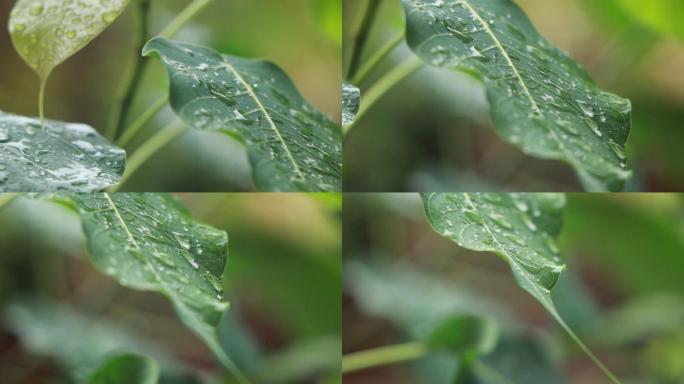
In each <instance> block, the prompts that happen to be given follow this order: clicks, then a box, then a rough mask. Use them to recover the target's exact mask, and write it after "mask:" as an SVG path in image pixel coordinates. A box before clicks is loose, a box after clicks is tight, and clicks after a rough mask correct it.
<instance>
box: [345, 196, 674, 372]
mask: <svg viewBox="0 0 684 384" xmlns="http://www.w3.org/2000/svg"><path fill="white" fill-rule="evenodd" d="M344 209H345V211H344V215H345V216H344V224H343V233H344V235H343V237H344V241H343V247H344V255H343V265H344V298H343V324H344V331H343V351H344V354H347V353H351V352H357V351H363V350H368V349H371V348H376V347H382V346H390V345H396V344H400V343H405V342H412V341H419V340H421V339H420V337H425V334H426V332H429V331H430V330H429V329H426V328H429V327H430V326H431V324H432V325H435V324H439V323H440V321H443V320H444V319H447V318H451V317H454V316H462V315H475V316H480V317H483V318H488V319H493V320H494V321H495V323H496V324H497V325H498V327H499V332H500V336H499V342H498V344H497V347H496V348H495V349H494V351H493V352H491V353H490V354H489V355H486V356H485V357H484V362H485V363H487V364H489V366H490V367H491V368H493V369H495V370H498V371H499V372H500V373H502V374H503V375H504V376H505V377H507V378H508V380H510V382H513V383H525V384H548V383H554V384H563V383H568V384H575V383H576V384H602V383H607V382H608V380H607V378H606V377H604V376H603V375H602V373H601V372H600V371H599V370H598V369H597V368H596V367H595V366H594V365H593V363H592V362H591V360H589V358H588V357H587V356H586V355H585V354H584V353H583V352H582V351H581V350H579V348H578V347H577V345H576V344H575V343H574V342H573V341H572V340H571V339H570V338H569V337H568V336H567V335H566V334H565V333H564V332H563V331H562V329H561V328H560V327H559V326H558V325H557V323H556V322H555V321H554V320H553V319H552V318H551V317H550V315H549V314H548V313H547V312H546V311H545V310H544V309H543V307H542V306H541V305H540V304H539V303H538V302H537V301H536V300H535V299H534V298H532V297H531V296H530V295H529V294H528V293H527V292H525V291H523V290H522V289H521V288H519V287H518V285H517V284H516V282H515V280H514V279H513V277H512V274H511V272H510V269H509V267H508V265H507V264H506V263H505V262H504V261H503V260H501V259H500V258H499V257H497V256H496V255H494V254H492V253H482V252H480V253H477V252H472V251H468V250H466V249H463V248H460V247H459V246H458V245H457V244H455V243H454V242H452V241H450V240H449V239H447V238H444V237H442V236H440V235H438V234H437V233H436V232H434V231H433V229H432V228H431V227H430V225H429V224H428V222H427V220H426V219H425V214H424V212H423V207H422V202H421V200H420V197H419V196H418V195H417V194H408V193H407V194H345V197H344ZM560 249H561V254H562V257H563V258H564V261H565V263H566V264H567V268H566V270H565V271H564V272H563V274H562V275H561V279H560V281H559V283H558V285H557V286H556V287H555V288H554V290H553V297H554V300H555V303H556V306H557V308H558V310H559V312H560V314H561V316H562V317H563V318H564V319H565V321H566V322H567V323H568V324H569V325H570V327H571V328H572V329H573V330H574V331H575V332H576V333H577V334H578V335H579V337H580V339H582V340H583V341H584V342H585V344H587V345H588V346H589V348H591V349H592V350H593V351H594V352H595V353H596V354H597V355H598V356H599V358H600V359H601V360H602V361H603V362H604V363H605V364H606V365H607V366H608V367H610V368H611V370H612V371H613V372H614V373H615V374H616V375H617V376H618V377H619V378H620V379H621V380H622V382H623V383H625V384H628V383H635V384H636V383H638V384H676V383H682V378H684V279H682V271H683V270H684V195H681V194H620V195H618V194H569V195H568V200H567V206H566V208H565V212H564V228H563V231H562V233H561V237H560ZM457 366H458V359H457V358H456V357H455V356H454V355H452V354H449V353H434V354H431V355H429V357H427V358H423V359H420V360H416V361H413V362H408V363H403V364H394V365H387V366H384V367H378V368H375V369H368V370H365V371H359V372H357V373H353V374H348V375H345V376H344V382H345V383H349V384H364V383H368V384H370V383H373V384H383V383H392V384H403V383H406V384H409V383H410V384H420V383H426V384H427V383H429V384H441V383H444V384H447V383H453V381H452V380H453V374H454V370H455V369H456V367H457ZM485 382H490V381H486V380H485ZM497 382H498V381H497ZM502 382H508V381H502Z"/></svg>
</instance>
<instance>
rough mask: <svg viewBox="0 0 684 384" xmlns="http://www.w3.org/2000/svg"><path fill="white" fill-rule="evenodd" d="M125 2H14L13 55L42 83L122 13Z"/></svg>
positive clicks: (12, 23) (125, 0)
mask: <svg viewBox="0 0 684 384" xmlns="http://www.w3.org/2000/svg"><path fill="white" fill-rule="evenodd" d="M128 2H129V0H107V1H101V0H18V1H17V2H16V4H15V5H14V8H13V9H12V12H11V14H10V19H9V31H10V34H11V35H12V42H13V43H14V47H15V48H16V50H17V52H19V54H20V55H21V57H22V58H23V59H24V61H26V63H27V64H28V65H29V66H31V68H33V69H34V70H35V71H36V72H37V73H38V75H39V76H40V77H41V78H42V79H46V78H47V77H48V76H49V75H50V72H52V70H53V69H54V68H55V67H56V66H58V65H59V64H61V63H62V62H64V60H66V59H68V58H69V57H70V56H72V55H73V54H74V53H76V52H78V51H80V50H81V49H82V48H83V47H85V46H86V45H87V44H88V43H89V42H90V41H92V40H93V39H94V38H95V37H97V36H98V35H99V34H100V33H102V31H104V30H105V29H106V28H107V27H108V26H109V25H110V24H112V23H113V22H114V20H116V18H117V17H118V16H119V15H120V14H121V13H122V12H123V11H124V9H125V8H126V5H128Z"/></svg>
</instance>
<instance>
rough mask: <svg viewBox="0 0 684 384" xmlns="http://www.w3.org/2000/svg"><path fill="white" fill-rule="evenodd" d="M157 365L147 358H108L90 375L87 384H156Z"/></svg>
mask: <svg viewBox="0 0 684 384" xmlns="http://www.w3.org/2000/svg"><path fill="white" fill-rule="evenodd" d="M159 376H160V372H159V364H157V362H156V361H155V360H154V359H152V358H150V357H147V356H143V355H137V354H132V353H126V354H121V355H117V356H114V357H111V358H109V359H108V360H107V361H105V362H103V363H102V365H101V366H100V367H99V368H98V369H97V370H96V371H95V372H93V374H92V375H90V378H88V383H89V384H130V383H135V384H157V383H159Z"/></svg>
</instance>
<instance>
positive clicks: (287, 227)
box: [0, 194, 342, 384]
mask: <svg viewBox="0 0 684 384" xmlns="http://www.w3.org/2000/svg"><path fill="white" fill-rule="evenodd" d="M0 197H2V196H0ZM179 197H180V198H181V199H182V200H183V201H184V203H185V204H186V206H187V207H188V208H189V209H190V211H191V212H192V214H193V216H194V217H195V218H196V219H197V220H199V221H201V222H204V223H207V224H210V225H213V226H215V227H216V228H220V229H223V230H226V231H227V232H228V237H229V255H228V265H227V267H226V272H225V275H224V276H225V277H224V281H223V283H224V290H225V292H226V294H225V296H226V298H227V300H228V301H229V302H230V308H229V309H228V311H227V312H226V314H225V316H224V318H223V320H222V322H221V324H220V325H219V328H218V330H219V335H220V339H221V344H222V346H223V347H224V349H225V350H226V351H227V353H228V354H229V356H231V357H232V358H233V359H234V360H235V362H236V363H237V365H238V366H239V367H240V368H241V369H242V370H243V371H245V372H246V373H247V375H248V376H249V377H250V378H251V379H252V380H253V382H255V383H263V384H266V383H273V384H277V383H287V384H289V383H316V384H328V383H339V371H340V368H339V364H340V338H341V323H340V321H341V320H340V318H341V262H340V260H341V237H340V236H341V225H342V224H341V196H340V195H335V194H321V195H317V194H307V195H305V194H181V195H179ZM0 228H2V231H0V382H2V383H6V384H20V383H23V384H29V383H30V384H42V383H73V382H75V381H74V380H73V376H69V375H70V374H73V373H79V372H84V371H85V370H87V369H88V368H89V366H90V365H91V364H97V363H98V362H99V361H98V360H99V359H101V358H102V353H103V351H105V352H106V351H111V347H112V346H118V347H123V348H126V349H127V350H128V348H130V350H132V351H137V352H144V353H147V354H150V355H152V356H153V357H155V358H157V359H158V361H159V362H160V364H161V365H162V371H163V372H164V373H165V374H166V377H165V378H164V380H163V381H162V383H232V381H231V380H229V375H227V374H226V373H225V372H224V371H223V370H222V367H221V366H220V365H219V364H218V363H217V362H216V360H215V359H214V357H213V356H212V355H211V353H210V352H209V351H208V350H207V349H206V347H205V346H204V344H203V343H202V342H201V341H200V340H199V339H198V338H197V337H196V336H195V335H194V334H193V333H192V332H191V331H189V330H188V329H187V328H185V327H184V326H183V325H182V323H181V322H180V321H179V320H178V318H177V315H176V314H175V311H174V309H173V307H172V305H171V303H170V302H169V301H168V300H167V299H166V298H164V297H162V296H161V295H159V294H156V293H151V292H139V291H133V290H130V289H127V288H123V287H121V286H120V285H119V284H117V282H116V281H114V280H112V279H110V278H109V277H107V276H106V275H104V274H103V273H100V272H99V271H97V270H96V269H95V268H94V266H93V264H92V263H91V262H90V260H89V256H88V254H87V252H86V248H85V238H84V235H83V232H82V230H81V224H80V220H79V218H78V216H77V215H76V214H74V213H73V212H71V211H69V210H67V209H65V208H63V207H62V206H59V205H56V204H53V203H48V202H42V201H37V200H33V199H30V198H19V199H17V200H15V201H14V202H12V203H11V205H8V206H5V207H4V208H3V209H2V210H0ZM108 348H109V349H108Z"/></svg>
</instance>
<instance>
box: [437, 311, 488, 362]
mask: <svg viewBox="0 0 684 384" xmlns="http://www.w3.org/2000/svg"><path fill="white" fill-rule="evenodd" d="M498 333H499V329H498V327H497V325H496V323H494V322H493V321H492V320H490V319H485V318H480V317H477V316H468V315H465V316H455V317H452V318H450V319H448V320H446V321H445V322H444V323H442V324H440V325H439V326H438V327H437V328H436V329H434V330H433V331H432V332H431V333H430V335H429V337H428V338H427V340H426V341H425V343H426V345H428V346H429V347H430V348H432V349H437V350H440V349H441V350H448V351H450V352H453V353H456V354H459V355H462V354H465V353H473V354H481V353H482V354H486V353H489V352H491V351H493V350H494V348H495V347H496V343H497V339H498Z"/></svg>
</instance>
